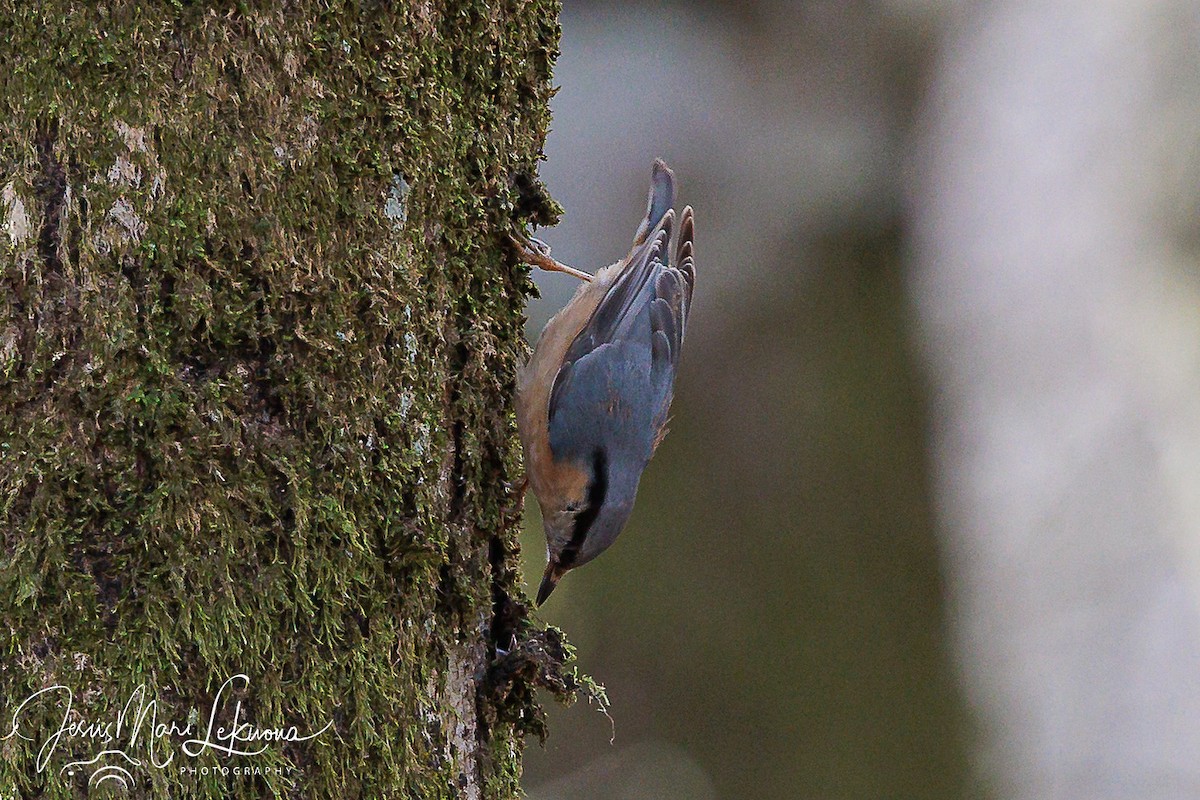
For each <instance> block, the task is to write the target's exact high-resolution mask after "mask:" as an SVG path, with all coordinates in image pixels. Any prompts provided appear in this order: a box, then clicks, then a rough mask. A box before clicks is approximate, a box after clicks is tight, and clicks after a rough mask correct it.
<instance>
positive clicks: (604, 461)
mask: <svg viewBox="0 0 1200 800" xmlns="http://www.w3.org/2000/svg"><path fill="white" fill-rule="evenodd" d="M674 206H675V175H674V173H673V172H672V171H671V169H670V168H668V167H667V165H666V163H665V162H664V161H663V160H662V159H657V160H656V161H655V162H654V165H653V167H652V170H651V179H650V192H649V199H648V202H647V208H646V215H645V217H644V218H643V219H642V221H641V224H640V225H639V226H638V228H637V231H636V233H635V234H634V237H633V245H632V247H631V248H630V250H629V254H628V255H626V256H625V257H624V258H622V259H621V260H619V261H617V262H616V263H615V264H612V265H611V266H608V267H604V268H603V269H601V270H599V271H598V272H597V273H596V274H595V275H590V274H588V273H587V272H584V271H582V270H577V269H575V268H573V267H569V266H567V265H565V264H562V263H560V262H558V261H556V260H555V259H553V258H551V257H550V253H549V248H547V247H546V246H545V245H543V244H542V243H541V242H538V241H537V240H531V239H529V238H527V237H524V236H514V235H511V234H510V238H511V240H512V242H513V244H514V245H515V246H516V247H517V249H518V253H519V254H520V256H521V257H522V258H523V260H524V261H525V262H526V263H528V264H531V265H533V266H537V267H540V268H542V269H547V270H551V271H555V272H564V273H567V274H569V275H574V276H575V277H577V278H579V279H580V280H581V281H582V283H581V284H580V286H579V288H578V289H577V290H576V292H575V294H574V296H572V298H571V300H570V301H569V302H568V303H567V305H566V306H564V307H563V309H562V310H561V311H559V312H558V314H556V315H555V316H554V317H553V318H551V320H550V321H549V322H548V323H546V327H545V329H543V331H542V333H541V336H540V337H539V338H538V341H537V344H536V345H535V346H534V349H533V353H532V355H531V356H530V358H529V361H528V362H527V363H526V364H525V365H524V366H523V367H522V368H521V369H519V370H518V374H517V391H516V397H515V405H516V415H517V431H518V434H519V437H520V440H521V445H522V449H523V452H524V457H525V473H526V480H527V482H528V483H527V485H528V486H529V487H531V488H532V489H533V493H534V496H535V497H536V498H537V501H538V505H539V506H540V507H541V510H542V525H543V528H544V531H545V534H546V570H545V572H544V573H543V575H542V581H541V585H540V586H539V587H538V593H537V601H536V603H537V605H538V606H541V605H542V604H543V603H545V602H546V599H547V598H548V597H549V596H550V593H551V592H553V591H554V588H555V586H557V585H558V582H559V580H560V579H561V578H562V576H563V575H564V574H566V573H567V572H568V571H569V570H572V569H575V568H576V567H579V566H582V565H583V564H586V563H587V562H589V561H591V560H592V559H594V558H595V557H596V556H598V555H600V553H602V552H604V551H605V550H606V549H608V547H609V546H610V545H612V543H613V541H614V540H615V539H616V538H617V535H618V534H619V533H620V532H621V530H622V529H623V528H624V527H625V524H626V522H627V521H628V520H629V516H630V514H631V513H632V511H633V505H634V500H635V498H636V496H637V489H638V484H639V482H640V481H641V477H642V471H643V470H644V469H645V468H646V465H647V464H648V463H649V462H650V459H651V457H652V456H653V455H654V451H655V450H656V449H657V447H658V445H659V443H660V442H661V441H662V439H663V437H664V436H665V435H666V426H667V419H668V410H669V409H670V405H671V400H672V398H673V396H674V386H675V374H676V371H677V369H678V366H679V352H680V347H681V345H682V344H683V339H684V334H685V332H686V329H687V321H688V312H689V310H690V308H691V304H692V288H693V286H694V284H695V279H696V273H695V266H694V259H693V247H694V245H693V233H694V228H695V225H694V222H693V212H692V208H691V206H687V207H685V208H684V209H683V211H682V212H680V213H679V216H678V220H677V219H676V212H675V210H674ZM673 235H674V239H672V236H673Z"/></svg>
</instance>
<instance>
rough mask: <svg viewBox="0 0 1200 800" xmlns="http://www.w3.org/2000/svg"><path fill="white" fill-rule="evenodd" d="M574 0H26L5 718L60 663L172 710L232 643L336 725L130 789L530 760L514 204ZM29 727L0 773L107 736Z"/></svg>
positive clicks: (38, 718) (363, 785) (93, 699)
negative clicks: (564, 13) (562, 10)
mask: <svg viewBox="0 0 1200 800" xmlns="http://www.w3.org/2000/svg"><path fill="white" fill-rule="evenodd" d="M557 13H558V8H557V3H555V2H549V1H547V2H541V1H535V2H509V3H501V4H489V3H486V2H483V0H476V1H472V0H467V1H466V2H447V3H444V4H438V3H428V2H414V3H408V4H399V5H392V4H377V3H326V2H316V1H315V0H314V1H313V2H292V3H263V4H257V3H247V4H239V5H238V6H237V7H236V10H231V9H225V8H221V9H220V10H218V9H217V8H210V7H208V6H206V5H205V4H187V3H178V2H176V3H171V2H163V3H152V4H148V3H140V2H132V0H122V1H120V2H109V3H105V4H91V3H79V2H66V1H64V2H50V3H41V4H37V6H36V7H34V6H31V5H30V4H24V3H16V2H11V0H8V1H6V2H0V16H2V17H3V18H4V19H5V20H6V27H7V32H6V34H5V36H4V37H2V38H3V41H2V42H0V71H2V72H3V73H4V77H3V78H2V79H0V80H3V85H2V86H3V88H2V90H0V190H2V194H0V224H2V225H3V233H4V235H3V236H0V270H2V272H0V281H2V282H3V292H2V294H0V736H3V735H4V734H6V733H9V730H8V728H7V726H8V725H9V724H10V721H11V717H12V713H11V712H12V711H13V708H14V705H15V704H16V703H18V702H19V701H20V700H21V699H23V698H25V697H28V696H30V695H31V694H33V693H34V692H37V691H38V690H39V689H43V688H45V687H48V686H53V685H65V686H68V687H71V689H72V690H73V691H74V693H75V703H76V714H77V715H80V716H83V717H86V718H89V719H98V718H99V719H111V718H113V717H114V716H115V714H116V713H117V711H118V710H119V709H120V707H121V705H123V704H124V703H125V702H126V700H127V699H128V698H129V697H130V696H131V694H132V693H134V692H135V690H136V689H137V687H138V686H144V687H145V688H146V690H147V691H148V693H149V695H150V696H152V697H153V698H154V700H155V701H156V703H157V713H158V716H159V717H160V718H164V719H174V720H179V721H183V720H186V719H188V718H189V715H191V717H192V719H195V715H196V713H197V711H207V706H206V705H205V703H207V702H210V701H211V700H212V698H213V694H214V692H216V691H217V689H218V688H219V687H220V685H221V683H222V682H223V681H225V679H226V678H228V677H230V676H232V675H235V674H238V673H244V674H246V675H247V676H249V679H250V684H249V688H248V689H246V690H244V691H241V692H239V693H238V694H237V697H238V698H239V699H240V700H241V702H242V704H243V709H244V710H243V714H244V716H248V717H252V718H253V719H254V720H256V721H258V722H260V723H262V724H264V725H266V724H281V723H284V722H287V723H288V724H296V725H297V726H298V727H300V728H302V729H304V728H312V729H315V728H319V727H320V726H321V724H323V722H325V721H332V722H333V726H332V728H331V729H330V730H329V731H328V732H327V733H325V734H322V735H321V736H319V737H317V738H314V739H312V740H310V741H308V742H299V743H295V744H290V745H284V746H278V747H272V748H269V749H268V750H267V751H266V752H264V753H263V754H261V755H258V756H255V757H254V759H253V761H252V762H251V763H252V765H253V766H256V767H260V768H262V769H263V770H265V771H267V774H266V775H254V776H250V777H245V776H240V777H239V776H234V775H231V774H222V773H221V772H220V771H215V772H209V773H208V774H192V773H189V772H186V771H181V770H179V769H178V768H177V767H178V765H179V764H180V763H181V762H182V761H183V760H184V756H182V755H179V754H176V756H175V758H176V759H178V761H176V762H174V763H173V767H175V768H173V769H157V768H148V767H147V768H142V769H139V770H135V771H133V772H132V774H133V778H134V784H133V785H131V786H130V787H129V788H130V791H132V792H133V793H134V794H138V795H144V796H161V797H167V796H170V797H228V796H297V797H360V796H361V797H393V796H397V797H398V796H406V797H422V798H437V797H488V798H492V797H511V796H517V795H518V794H519V787H518V785H517V777H518V775H519V769H520V752H521V746H522V739H523V737H524V735H525V734H526V733H527V732H529V731H531V730H539V731H540V727H539V725H540V717H539V711H538V709H537V707H536V702H535V700H534V694H533V687H534V686H535V685H536V684H538V683H539V682H540V683H545V684H547V685H551V686H558V687H559V688H560V689H561V691H564V692H565V691H569V689H570V688H571V684H570V679H569V678H563V676H562V675H561V674H558V673H556V672H555V670H556V669H557V668H556V667H555V666H554V659H553V658H551V659H550V660H549V662H548V663H550V665H551V666H550V668H549V672H548V673H546V674H541V673H540V672H539V671H538V670H520V669H507V670H500V671H499V673H502V677H503V681H504V684H503V686H501V687H500V688H497V687H496V686H493V685H491V684H490V683H489V679H490V678H495V677H496V675H497V674H498V671H497V669H496V668H495V665H494V664H493V661H494V659H495V657H496V654H497V646H498V645H499V649H500V651H501V653H503V652H504V651H506V650H512V649H514V648H515V649H516V650H518V651H521V645H522V644H524V643H526V642H530V641H532V642H539V641H543V640H545V637H546V634H545V633H544V632H539V631H538V630H536V629H535V628H534V627H533V626H532V625H531V623H530V622H529V621H528V619H527V618H526V606H525V598H524V595H523V593H522V591H521V589H520V588H519V575H518V573H517V566H516V564H517V561H516V549H517V543H516V534H515V526H516V521H517V519H518V517H519V512H520V509H519V499H518V498H517V496H516V494H515V492H514V490H513V489H512V487H513V486H514V485H515V484H516V483H517V482H518V481H519V478H520V474H519V462H518V458H519V456H518V454H517V451H516V448H514V446H513V437H514V428H513V421H512V414H511V392H512V385H513V373H514V370H515V366H516V364H517V363H518V361H519V359H521V358H523V356H524V353H525V345H524V344H523V341H522V337H521V323H522V308H523V304H524V299H525V297H526V296H527V295H528V293H529V292H530V291H531V290H532V287H531V283H530V282H529V280H528V273H527V270H526V269H525V268H524V267H522V266H520V265H518V264H516V263H515V262H514V261H513V259H512V254H511V253H509V252H508V251H507V250H506V248H505V245H504V242H505V239H504V233H505V232H506V231H507V230H509V229H510V228H511V227H512V226H514V225H523V224H527V223H529V222H531V221H537V222H542V223H545V222H549V221H550V220H551V219H552V218H553V217H554V215H555V213H556V209H555V208H554V207H553V203H552V202H551V201H548V200H546V199H545V197H544V195H543V194H541V193H540V192H538V191H533V190H531V187H533V189H534V190H536V189H539V188H540V187H539V186H538V185H537V182H536V171H537V170H536V167H537V161H538V158H539V156H540V152H541V146H542V142H543V139H544V137H545V133H546V130H547V126H548V118H549V111H548V100H549V97H550V95H551V92H552V90H551V85H550V70H551V65H552V62H553V58H554V55H555V52H556V47H557V41H558V23H557ZM552 638H553V637H552ZM528 649H529V648H527V647H526V648H525V650H528ZM551 650H553V648H551ZM557 652H558V653H559V656H558V658H559V664H561V657H562V655H561V654H562V652H563V651H562V648H561V647H560V648H559V650H558V651H557ZM539 675H541V677H539ZM556 681H557V683H556ZM37 708H38V710H36V711H34V710H31V711H29V712H28V713H26V714H25V716H24V717H23V718H22V726H23V728H22V730H23V731H40V732H43V733H44V732H45V731H48V730H53V729H54V727H55V726H56V725H57V721H56V720H55V718H54V714H53V713H52V711H51V709H50V708H49V707H48V706H39V707H37ZM301 732H303V730H302V731H301ZM33 738H35V739H36V737H33ZM40 744H41V742H39V741H27V740H25V739H23V738H22V737H21V736H8V737H7V738H5V739H3V740H0V796H7V795H5V794H4V793H5V792H6V791H9V790H10V789H11V790H12V791H14V792H15V793H17V794H19V795H21V796H44V797H71V796H76V795H80V796H82V795H83V794H86V793H87V791H88V786H87V781H88V774H87V772H86V771H77V772H76V774H75V775H73V776H71V775H66V774H65V773H64V774H59V772H58V771H57V769H56V766H61V765H62V764H63V763H66V762H68V761H71V760H72V759H74V758H86V757H90V756H91V755H95V753H96V751H97V749H96V747H95V746H94V742H88V741H86V740H85V739H83V738H82V737H69V736H64V737H63V738H62V740H61V744H60V747H61V748H62V749H61V750H60V751H59V752H58V753H57V754H56V755H55V756H54V757H53V758H52V759H51V761H50V765H49V767H48V768H46V769H38V768H37V748H38V747H39V746H40ZM206 759H207V760H206ZM194 761H195V763H192V760H188V763H187V766H189V767H191V766H198V765H201V764H210V765H211V764H224V765H226V766H228V765H230V764H231V763H232V761H230V760H223V759H221V758H217V757H216V756H214V755H213V754H211V753H209V754H206V755H204V756H201V757H200V758H197V759H195V760H194Z"/></svg>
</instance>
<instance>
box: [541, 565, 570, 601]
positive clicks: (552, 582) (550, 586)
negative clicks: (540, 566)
mask: <svg viewBox="0 0 1200 800" xmlns="http://www.w3.org/2000/svg"><path fill="white" fill-rule="evenodd" d="M566 573H567V571H566V570H565V569H563V568H562V567H560V566H559V565H558V562H557V561H555V560H554V559H550V561H549V563H547V564H546V571H545V572H543V573H542V585H541V586H539V587H538V595H537V604H538V606H539V607H540V606H541V605H542V603H544V602H546V598H547V597H549V596H550V593H551V592H553V591H554V587H555V586H558V579H559V578H561V577H562V576H563V575H565V574H566Z"/></svg>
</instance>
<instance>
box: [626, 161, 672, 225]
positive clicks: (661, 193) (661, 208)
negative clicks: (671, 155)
mask: <svg viewBox="0 0 1200 800" xmlns="http://www.w3.org/2000/svg"><path fill="white" fill-rule="evenodd" d="M674 206H675V173H674V172H672V171H671V168H670V167H668V166H667V162H665V161H663V160H662V159H661V158H658V159H655V161H654V168H653V170H652V171H651V173H650V197H649V199H648V200H647V202H646V218H645V219H643V220H642V224H641V225H639V226H638V229H637V233H636V234H634V236H633V246H634V247H637V246H638V245H640V244H643V243H644V242H645V241H646V239H647V238H649V236H650V233H651V232H652V231H653V230H654V229H655V228H657V227H658V223H659V222H661V221H662V218H663V217H664V216H665V215H666V213H667V211H668V210H669V209H671V208H673V207H674Z"/></svg>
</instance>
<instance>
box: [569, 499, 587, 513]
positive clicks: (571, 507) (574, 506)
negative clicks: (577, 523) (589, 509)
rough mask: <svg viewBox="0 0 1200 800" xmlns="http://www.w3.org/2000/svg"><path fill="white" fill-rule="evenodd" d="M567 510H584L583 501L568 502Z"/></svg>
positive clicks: (571, 511)
mask: <svg viewBox="0 0 1200 800" xmlns="http://www.w3.org/2000/svg"><path fill="white" fill-rule="evenodd" d="M566 510H567V513H568V514H578V513H579V512H580V511H582V510H583V503H576V502H571V503H567V509H566Z"/></svg>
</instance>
